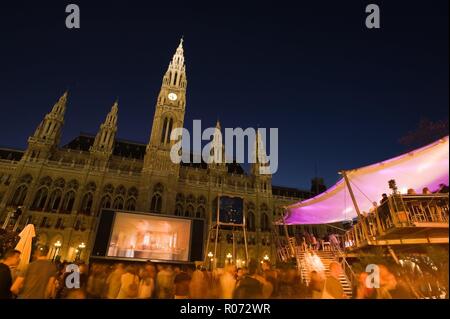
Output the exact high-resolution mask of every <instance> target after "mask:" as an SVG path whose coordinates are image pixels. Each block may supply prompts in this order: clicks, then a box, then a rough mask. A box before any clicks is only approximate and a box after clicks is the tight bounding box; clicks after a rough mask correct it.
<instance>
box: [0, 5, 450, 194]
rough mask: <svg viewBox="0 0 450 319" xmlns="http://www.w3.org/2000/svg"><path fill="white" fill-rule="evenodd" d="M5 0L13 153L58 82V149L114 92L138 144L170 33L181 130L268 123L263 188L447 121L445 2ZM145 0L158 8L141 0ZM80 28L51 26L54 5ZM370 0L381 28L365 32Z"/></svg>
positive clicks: (99, 113)
mask: <svg viewBox="0 0 450 319" xmlns="http://www.w3.org/2000/svg"><path fill="white" fill-rule="evenodd" d="M92 2H94V1H77V0H74V1H72V2H65V1H58V2H57V3H56V2H55V3H53V4H51V2H50V3H48V2H47V1H32V2H31V1H14V3H13V4H12V1H9V2H8V4H6V3H2V5H1V8H0V39H1V40H0V108H1V113H0V114H1V115H0V116H1V121H0V145H1V146H3V147H12V148H20V149H24V148H25V147H26V141H27V138H28V136H29V135H30V134H32V133H33V131H34V129H35V128H36V126H37V125H38V124H39V122H40V121H41V120H42V118H43V116H44V115H45V114H46V113H47V112H48V111H49V110H50V109H51V107H52V106H53V104H54V103H55V101H56V100H57V99H58V98H59V96H60V95H62V93H63V92H64V91H65V90H66V89H69V91H70V96H69V104H68V109H67V113H66V121H65V125H64V129H63V138H62V143H66V142H68V141H69V140H70V139H72V138H74V137H75V136H77V134H79V132H81V131H83V132H89V133H93V134H95V133H96V132H97V130H98V127H99V125H100V123H101V122H102V121H103V120H104V118H105V116H106V113H107V112H108V111H109V110H110V107H111V105H112V103H113V102H114V100H115V99H116V98H119V104H120V105H119V123H118V137H119V138H121V139H128V140H133V141H138V142H143V143H147V141H148V138H149V134H150V128H151V124H152V118H153V112H154V107H155V102H156V97H157V94H158V91H159V89H160V86H161V80H162V76H163V74H164V72H165V71H166V69H167V66H168V63H169V61H170V59H171V57H172V55H173V53H174V52H175V49H176V47H177V45H178V43H179V39H180V37H181V36H182V35H184V39H185V42H184V48H185V58H186V65H187V76H188V93H187V110H186V118H185V127H186V128H188V129H189V128H190V127H191V126H192V120H194V119H201V120H202V121H203V125H204V126H214V125H215V122H216V120H217V119H220V121H221V123H222V127H223V128H224V127H233V128H234V127H243V128H247V127H256V126H258V125H259V126H260V127H266V128H269V127H278V128H279V135H280V136H279V138H280V143H279V169H278V173H277V174H276V175H275V176H274V184H278V185H285V186H293V187H300V188H309V187H310V179H311V178H312V177H314V175H315V167H316V166H317V172H318V175H319V176H323V177H325V182H326V184H327V185H328V186H331V185H332V184H333V183H334V182H335V181H336V180H337V179H338V178H339V176H338V175H337V171H338V170H340V169H346V168H355V167H359V166H362V165H367V164H370V163H373V162H377V161H380V160H383V159H387V158H390V157H392V156H394V155H398V154H400V153H402V152H404V151H405V146H403V145H401V144H400V143H399V139H400V138H401V137H402V136H404V135H405V134H406V133H407V132H409V131H412V130H414V129H415V128H416V127H417V126H418V124H419V121H420V119H422V118H428V119H430V120H441V119H445V118H448V104H449V95H448V85H449V83H448V79H449V74H448V72H449V60H448V56H449V46H448V12H449V11H448V1H447V0H436V1H429V2H424V1H420V2H419V1H314V4H312V3H313V1H308V2H305V4H303V2H302V3H301V4H296V3H297V1H296V2H293V1H292V3H291V2H283V1H273V2H263V1H255V2H251V1H220V2H219V1H208V2H204V3H200V2H197V1H195V4H193V3H194V1H184V2H180V3H177V2H176V1H164V2H163V1H118V2H111V1H108V2H106V1H105V2H101V1H95V4H92ZM153 2H158V4H152V3H153ZM69 3H76V4H78V5H79V6H80V9H81V29H79V30H69V29H66V27H65V18H66V16H67V14H66V13H65V7H66V5H67V4H69ZM369 3H377V4H378V5H379V6H380V9H381V29H379V30H374V29H372V30H369V29H367V28H366V27H365V23H364V22H365V18H366V15H367V14H366V13H365V7H366V5H368V4H369Z"/></svg>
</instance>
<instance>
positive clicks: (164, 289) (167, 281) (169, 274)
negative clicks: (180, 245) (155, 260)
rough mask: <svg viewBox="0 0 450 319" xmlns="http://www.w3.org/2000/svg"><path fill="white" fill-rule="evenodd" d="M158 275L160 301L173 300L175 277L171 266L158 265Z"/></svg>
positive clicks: (157, 284)
mask: <svg viewBox="0 0 450 319" xmlns="http://www.w3.org/2000/svg"><path fill="white" fill-rule="evenodd" d="M157 268H158V269H159V271H158V274H157V275H156V287H157V288H156V289H157V296H158V299H172V298H173V280H174V275H173V271H172V268H171V267H170V266H169V265H161V264H160V265H158V266H157Z"/></svg>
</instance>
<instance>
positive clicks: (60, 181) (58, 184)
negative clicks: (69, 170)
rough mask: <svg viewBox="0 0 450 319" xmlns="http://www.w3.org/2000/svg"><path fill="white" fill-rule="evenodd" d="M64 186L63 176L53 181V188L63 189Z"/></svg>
mask: <svg viewBox="0 0 450 319" xmlns="http://www.w3.org/2000/svg"><path fill="white" fill-rule="evenodd" d="M64 186H66V181H65V180H64V179H63V178H58V179H56V180H55V181H54V182H53V187H54V188H61V189H63V188H64Z"/></svg>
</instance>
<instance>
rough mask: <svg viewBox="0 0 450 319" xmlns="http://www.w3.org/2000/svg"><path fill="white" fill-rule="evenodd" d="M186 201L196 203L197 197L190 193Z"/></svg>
mask: <svg viewBox="0 0 450 319" xmlns="http://www.w3.org/2000/svg"><path fill="white" fill-rule="evenodd" d="M186 203H188V204H194V203H195V197H194V195H192V194H189V196H188V197H187V198H186Z"/></svg>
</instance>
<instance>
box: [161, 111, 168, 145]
mask: <svg viewBox="0 0 450 319" xmlns="http://www.w3.org/2000/svg"><path fill="white" fill-rule="evenodd" d="M167 122H168V118H167V117H166V118H165V119H164V124H163V128H162V131H161V144H164V142H165V140H166V130H167Z"/></svg>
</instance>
